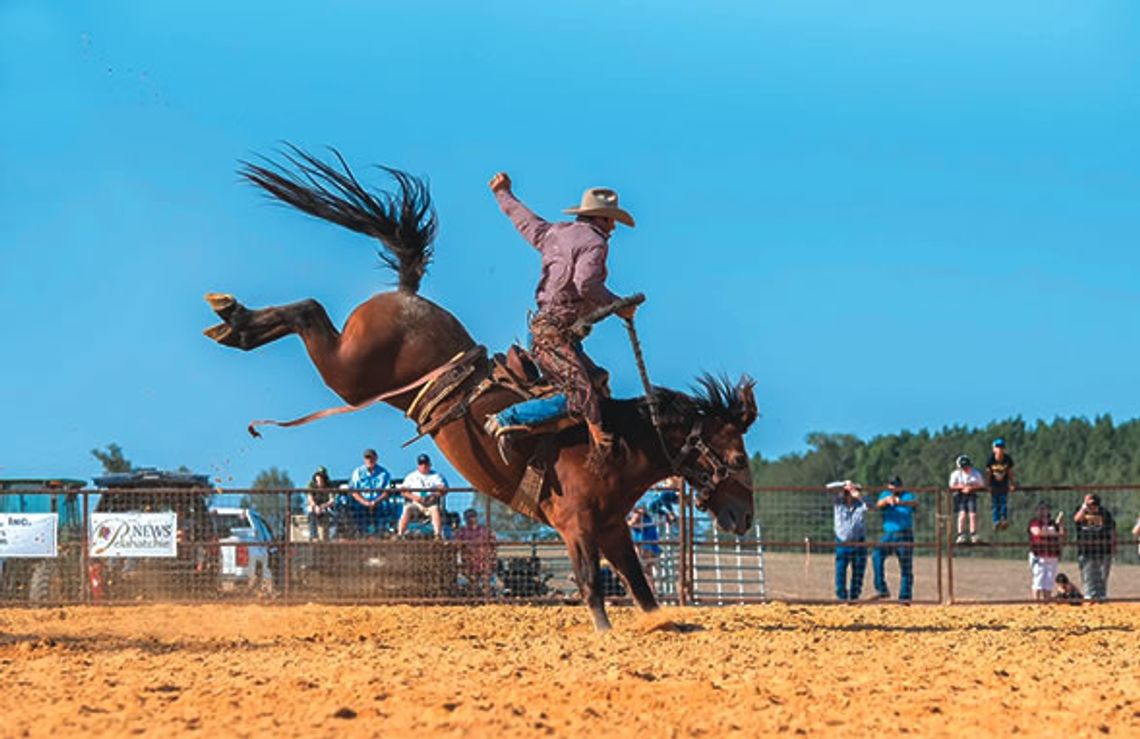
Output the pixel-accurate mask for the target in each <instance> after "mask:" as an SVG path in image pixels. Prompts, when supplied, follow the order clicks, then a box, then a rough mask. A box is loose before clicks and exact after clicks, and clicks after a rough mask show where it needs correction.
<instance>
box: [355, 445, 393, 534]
mask: <svg viewBox="0 0 1140 739" xmlns="http://www.w3.org/2000/svg"><path fill="white" fill-rule="evenodd" d="M379 459H380V457H379V455H378V454H376V450H375V449H365V450H364V464H362V465H361V466H359V467H357V468H356V469H355V470H353V471H352V477H350V478H349V480H348V487H349V489H350V490H351V491H352V492H351V498H350V505H351V506H352V513H353V515H352V520H353V528H354V529H355V530H354V532H353V534H354V535H355V536H358V537H366V536H379V535H380V534H383V533H384V529H385V528H386V527H387V526H388V525H390V524H389V523H387V522H386V519H390V518H391V517H392V510H391V507H390V506H389V505H387V502H388V500H389V498H391V495H392V493H391V492H390V491H389V490H388V485H389V483H390V482H391V481H392V476H391V475H390V474H388V470H386V469H384V468H383V467H381V466H380V464H379V462H378V460H379Z"/></svg>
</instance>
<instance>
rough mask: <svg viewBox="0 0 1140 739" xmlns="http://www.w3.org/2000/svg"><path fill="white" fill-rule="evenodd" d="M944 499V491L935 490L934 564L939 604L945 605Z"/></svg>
mask: <svg viewBox="0 0 1140 739" xmlns="http://www.w3.org/2000/svg"><path fill="white" fill-rule="evenodd" d="M942 498H943V495H942V491H941V490H935V491H934V557H935V560H934V563H935V572H936V573H937V577H936V578H935V579H936V580H937V583H938V602H939V603H945V602H946V593H945V590H944V589H943V587H942V529H943V528H944V527H945V525H946V516H945V514H943V512H942Z"/></svg>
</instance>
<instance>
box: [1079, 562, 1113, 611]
mask: <svg viewBox="0 0 1140 739" xmlns="http://www.w3.org/2000/svg"><path fill="white" fill-rule="evenodd" d="M1077 563H1078V564H1080V566H1081V587H1082V588H1084V590H1085V598H1086V599H1088V600H1104V599H1105V598H1107V597H1108V573H1109V571H1110V570H1111V569H1112V557H1111V556H1109V555H1107V554H1081V555H1079V556H1078V557H1077Z"/></svg>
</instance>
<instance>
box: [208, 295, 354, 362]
mask: <svg viewBox="0 0 1140 739" xmlns="http://www.w3.org/2000/svg"><path fill="white" fill-rule="evenodd" d="M206 302H207V303H209V304H210V307H211V308H213V309H214V312H215V313H217V314H218V317H219V318H221V319H222V323H219V324H216V325H214V326H211V327H210V328H208V329H206V330H205V331H204V332H203V333H204V334H206V336H208V337H210V338H211V339H213V340H214V341H216V342H218V343H219V344H224V345H225V346H232V347H234V348H236V349H242V350H244V351H249V350H251V349H256V348H257V347H259V346H264V345H265V344H268V343H269V342H271V341H276V340H277V339H280V338H283V337H285V336H288V335H289V334H295V333H302V332H312V331H316V332H318V333H322V334H327V337H325V338H327V340H328V341H330V342H334V343H335V341H336V339H337V338H338V334H337V331H336V329H335V328H334V327H333V325H332V321H330V320H329V317H328V314H327V313H326V312H325V309H324V308H322V307H321V305H320V303H318V302H317V301H315V300H302V301H300V302H298V303H291V304H289V305H282V306H276V307H272V308H261V309H257V310H251V309H249V308H246V307H245V306H244V305H242V304H241V303H239V302H238V301H237V300H236V299H235V298H234V296H232V295H227V294H224V293H208V294H207V295H206ZM305 338H306V343H308V339H309V337H307V336H306V337H305Z"/></svg>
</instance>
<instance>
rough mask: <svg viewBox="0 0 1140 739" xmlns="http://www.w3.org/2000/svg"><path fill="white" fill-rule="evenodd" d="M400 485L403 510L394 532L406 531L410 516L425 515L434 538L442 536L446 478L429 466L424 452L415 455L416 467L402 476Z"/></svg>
mask: <svg viewBox="0 0 1140 739" xmlns="http://www.w3.org/2000/svg"><path fill="white" fill-rule="evenodd" d="M401 487H403V488H406V490H405V491H404V493H403V495H404V500H405V501H407V503H405V504H404V512H403V513H402V514H401V515H400V525H399V527H398V528H397V529H396V533H397V534H399V535H400V536H404V535H405V534H406V533H408V524H409V523H411V521H412V516H415V515H420V516H427V517H428V518H430V519H431V529H432V533H433V534H435V538H437V539H442V538H443V509H442V503H443V496H444V495H446V494H447V480H444V479H443V475H441V474H439V473H438V472H436V471H435V470H433V469H432V468H431V458H430V457H429V456H428V455H426V454H421V455H420V456H418V457H416V468H415V469H414V470H412V471H411V472H409V473H408V474H407V475H405V476H404V481H403V483H401Z"/></svg>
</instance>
